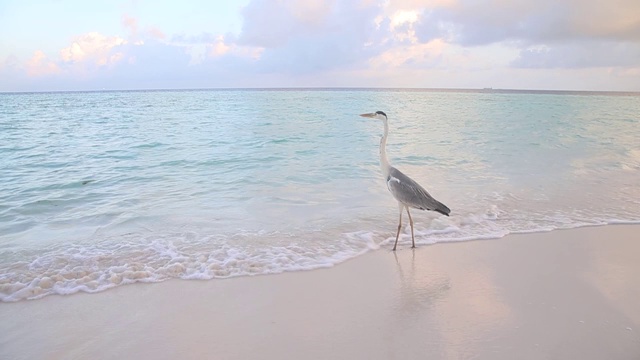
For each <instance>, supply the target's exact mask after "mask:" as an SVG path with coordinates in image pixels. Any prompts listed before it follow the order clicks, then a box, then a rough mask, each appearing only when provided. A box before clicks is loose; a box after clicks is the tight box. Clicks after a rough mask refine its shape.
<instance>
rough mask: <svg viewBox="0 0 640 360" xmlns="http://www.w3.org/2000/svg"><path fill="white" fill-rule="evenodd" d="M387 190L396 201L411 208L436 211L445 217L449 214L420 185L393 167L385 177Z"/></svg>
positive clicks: (445, 208)
mask: <svg viewBox="0 0 640 360" xmlns="http://www.w3.org/2000/svg"><path fill="white" fill-rule="evenodd" d="M387 188H388V189H389V192H391V195H393V197H394V198H396V200H398V201H399V202H401V203H403V204H405V205H407V206H410V207H412V208H416V209H420V210H431V211H437V212H439V213H440V214H442V215H447V216H449V213H450V212H451V210H449V208H448V207H447V206H446V205H445V204H443V203H441V202H440V201H438V200H436V199H434V198H433V197H432V196H431V195H430V194H429V193H428V192H427V190H425V189H424V188H423V187H422V186H420V184H418V183H417V182H415V181H414V180H413V179H412V178H410V177H408V176H407V175H405V174H403V173H402V171H400V170H398V169H396V168H395V167H393V166H392V167H391V169H390V171H389V176H387Z"/></svg>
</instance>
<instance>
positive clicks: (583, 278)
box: [0, 225, 640, 359]
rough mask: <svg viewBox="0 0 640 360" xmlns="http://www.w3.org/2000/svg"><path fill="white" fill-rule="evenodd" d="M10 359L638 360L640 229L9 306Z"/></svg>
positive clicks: (521, 238) (372, 257) (430, 249)
mask: <svg viewBox="0 0 640 360" xmlns="http://www.w3.org/2000/svg"><path fill="white" fill-rule="evenodd" d="M0 319H2V321H0V359H204V358H206V359H640V226H638V225H611V226H604V227H591V228H581V229H573V230H561V231H553V232H549V233H538V234H523V235H510V236H507V237H505V238H502V239H497V240H481V241H470V242H464V243H449V244H437V245H432V246H425V247H420V248H418V249H416V250H412V249H410V248H407V247H406V246H405V247H399V249H398V251H397V252H396V253H393V252H391V251H390V250H389V249H381V250H378V251H375V252H372V253H369V254H366V255H363V256H360V257H358V258H356V259H353V260H351V261H348V262H346V263H343V264H340V265H338V266H335V267H333V268H329V269H321V270H314V271H307V272H297V273H285V274H280V275H268V276H256V277H242V278H232V279H225V280H210V281H184V280H172V281H167V282H163V283H157V284H135V285H127V286H122V287H119V288H116V289H112V290H108V291H105V292H102V293H97V294H75V295H71V296H48V297H46V298H44V299H40V300H32V301H22V302H18V303H3V304H0Z"/></svg>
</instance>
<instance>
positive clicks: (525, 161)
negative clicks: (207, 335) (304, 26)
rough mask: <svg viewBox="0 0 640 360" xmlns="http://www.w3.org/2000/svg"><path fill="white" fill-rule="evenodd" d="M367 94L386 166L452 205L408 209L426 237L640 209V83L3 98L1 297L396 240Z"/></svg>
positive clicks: (624, 216)
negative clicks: (440, 210)
mask: <svg viewBox="0 0 640 360" xmlns="http://www.w3.org/2000/svg"><path fill="white" fill-rule="evenodd" d="M377 110H382V111H385V112H386V113H387V115H388V116H389V125H390V136H389V145H388V155H389V157H390V159H391V162H392V164H393V165H395V166H396V167H398V168H399V169H401V170H402V171H404V172H405V173H407V174H408V175H410V176H411V177H413V178H414V179H415V180H417V181H418V182H419V183H421V184H422V185H423V186H424V187H425V188H427V190H429V191H430V192H431V194H432V195H433V196H434V197H435V198H437V199H438V200H440V201H442V202H443V203H445V204H446V205H447V206H449V207H450V208H451V209H452V213H451V217H443V216H441V215H438V214H436V213H430V212H420V211H418V210H414V211H413V212H412V214H413V217H414V220H415V222H416V231H417V232H416V241H417V243H418V244H419V245H426V244H433V243H439V242H451V241H464V240H474V239H478V240H480V239H489V238H499V237H502V236H504V235H506V234H509V233H522V232H539V231H550V230H554V229H563V228H572V227H579V226H589V225H603V224H615V223H638V222H640V94H620V93H556V92H521V91H463V90H461V91H452V90H448V91H444V90H442V91H437V90H424V91H420V90H400V89H398V90H365V89H361V90H331V89H327V90H324V89H313V90H301V89H296V90H203V91H195V90H193V91H129V92H76V93H32V94H26V93H25V94H0V300H1V301H16V300H21V299H36V298H40V297H43V296H45V295H48V294H70V293H74V292H77V291H86V292H96V291H101V290H104V289H108V288H111V287H115V286H118V285H121V284H129V283H134V282H155V281H162V280H165V279H169V278H182V279H213V278H226V277H232V276H239V275H254V274H268V273H278V272H283V271H296V270H307V269H314V268H320V267H327V266H333V265H335V264H337V263H340V262H342V261H345V260H347V259H350V258H353V257H355V256H358V255H359V254H363V253H365V252H368V251H375V250H378V251H389V250H390V248H391V245H392V241H393V239H394V236H395V227H396V225H397V223H396V221H397V206H396V202H395V200H393V198H392V197H391V195H390V194H389V193H388V191H387V190H386V187H385V185H384V182H383V179H382V177H381V173H380V169H379V166H378V142H379V138H380V135H381V134H382V130H383V129H382V123H380V122H378V121H376V120H372V119H365V118H361V117H359V116H358V114H361V113H365V112H374V111H377ZM410 242H411V238H410V233H409V229H408V228H405V229H404V232H403V234H402V238H401V242H400V246H399V251H406V250H407V249H408V247H409V245H410Z"/></svg>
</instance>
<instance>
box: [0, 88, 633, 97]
mask: <svg viewBox="0 0 640 360" xmlns="http://www.w3.org/2000/svg"><path fill="white" fill-rule="evenodd" d="M246 90H252V91H274V90H275V91H278V90H280V91H296V90H298V91H300V90H302V91H305V90H308V91H322V90H334V91H336V90H338V91H398V90H400V91H407V90H408V91H416V92H420V91H434V92H435V91H441V92H485V93H492V92H493V93H509V92H520V93H564V94H571V93H582V94H607V93H614V94H627V95H632V94H633V95H640V90H633V91H628V90H569V89H564V90H558V89H510V88H504V89H503V88H491V87H487V88H447V87H424V88H423V87H364V86H359V87H341V86H335V87H334V86H328V87H325V86H300V87H295V86H283V87H208V88H146V89H145V88H140V89H105V88H103V89H87V90H26V91H0V94H3V95H6V94H51V93H94V92H95V93H98V92H152V91H158V92H161V91H167V92H170V91H246Z"/></svg>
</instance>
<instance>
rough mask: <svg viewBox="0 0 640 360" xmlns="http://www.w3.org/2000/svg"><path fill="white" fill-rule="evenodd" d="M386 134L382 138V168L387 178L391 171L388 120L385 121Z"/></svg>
mask: <svg viewBox="0 0 640 360" xmlns="http://www.w3.org/2000/svg"><path fill="white" fill-rule="evenodd" d="M383 122H384V134H383V135H382V138H381V139H380V169H381V170H382V174H383V175H384V177H385V178H387V177H388V176H389V173H390V172H391V164H390V163H389V159H388V158H387V137H388V136H389V124H388V123H387V120H386V119H385V120H384V121H383Z"/></svg>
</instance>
